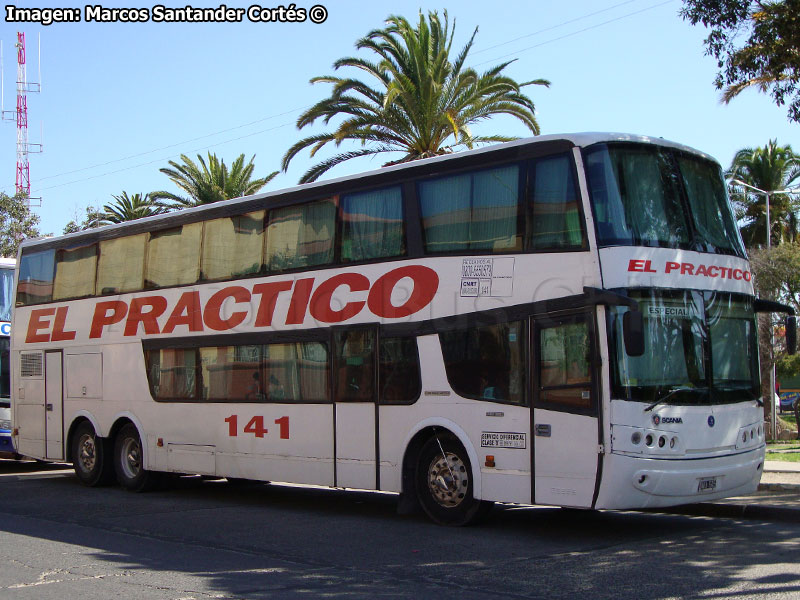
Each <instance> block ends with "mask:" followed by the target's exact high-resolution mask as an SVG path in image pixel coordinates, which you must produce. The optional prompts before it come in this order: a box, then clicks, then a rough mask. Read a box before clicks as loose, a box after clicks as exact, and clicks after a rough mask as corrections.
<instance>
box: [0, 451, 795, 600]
mask: <svg viewBox="0 0 800 600" xmlns="http://www.w3.org/2000/svg"><path fill="white" fill-rule="evenodd" d="M13 469H14V467H13V466H10V465H7V464H6V463H5V462H4V463H0V475H2V474H10V473H14V471H13ZM45 470H46V469H43V471H45ZM0 481H2V486H3V488H2V489H3V497H4V501H3V503H2V505H0V514H3V515H5V516H6V517H12V516H13V517H15V518H3V519H2V520H0V532H6V533H7V534H12V535H24V536H32V537H38V538H40V539H43V540H50V541H54V542H58V543H62V544H73V545H79V546H82V547H87V548H89V550H88V553H89V554H90V555H91V557H92V559H93V560H94V561H96V562H97V563H98V564H103V565H106V567H105V568H106V569H107V570H110V571H112V572H115V573H125V574H127V575H126V576H129V577H138V576H140V574H142V573H151V575H150V577H151V578H153V577H156V578H158V577H160V576H159V575H158V573H161V574H162V575H163V576H164V577H166V574H178V575H180V577H179V579H181V580H185V579H186V578H188V579H189V580H190V583H186V584H184V585H186V586H188V587H186V589H193V590H197V589H200V590H201V591H202V594H201V595H206V594H208V595H211V596H213V595H215V594H217V595H219V596H220V597H225V598H228V597H235V598H274V597H293V596H298V595H309V596H313V597H317V596H322V595H326V596H328V595H329V596H334V597H336V596H346V597H348V598H350V597H355V598H362V597H363V598H367V597H368V598H410V597H415V598H416V597H423V598H424V597H436V598H437V599H440V598H458V599H459V600H464V599H471V598H487V597H493V598H503V597H509V598H511V597H514V598H574V597H578V596H585V597H592V598H615V599H616V600H624V599H627V598H631V599H633V598H636V599H640V598H681V597H711V598H736V597H740V598H751V597H757V596H758V595H759V593H761V591H765V592H767V591H768V592H769V593H770V594H776V595H778V596H781V595H782V596H784V597H794V596H800V566H799V561H800V552H799V551H798V549H799V548H800V528H798V527H797V525H791V524H770V523H763V522H758V521H736V520H732V519H728V520H726V519H711V518H704V517H691V516H685V515H666V514H650V513H638V512H588V511H576V510H563V509H558V508H542V507H523V506H514V505H499V506H496V507H495V508H494V509H493V511H492V512H491V513H490V515H489V517H488V519H487V521H486V523H485V524H484V525H481V526H477V527H470V528H445V527H438V526H436V525H433V524H431V523H430V522H428V520H427V519H426V518H425V517H423V516H422V515H411V516H398V515H397V514H396V512H395V509H396V496H394V495H390V494H377V493H369V492H358V491H341V490H328V489H316V488H308V487H295V486H283V485H269V484H261V483H245V484H240V485H235V486H234V485H231V484H229V483H228V482H226V481H225V480H210V479H205V478H201V477H181V478H171V479H170V480H169V482H168V483H167V485H166V486H165V487H164V488H163V489H161V490H159V491H156V492H153V493H149V494H130V493H127V492H125V491H123V490H121V489H119V488H116V487H111V488H107V489H102V490H100V489H87V488H85V487H83V486H82V485H80V483H79V482H78V481H77V479H76V478H75V476H74V474H71V473H69V472H63V473H61V476H59V477H52V476H42V477H35V476H34V477H30V478H22V477H20V478H19V479H18V480H15V479H13V478H10V479H6V480H5V481H3V480H2V478H0ZM54 498H57V499H58V502H57V503H56V505H55V506H54V502H53V499H54ZM0 535H3V534H2V533H0ZM153 573H155V574H153ZM97 585H102V584H101V583H98V584H97ZM109 585H110V584H109ZM183 591H185V590H183ZM145 595H146V593H145ZM159 597H161V596H159ZM164 597H167V596H164ZM172 597H177V596H172Z"/></svg>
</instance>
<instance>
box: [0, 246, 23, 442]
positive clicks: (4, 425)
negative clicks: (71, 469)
mask: <svg viewBox="0 0 800 600" xmlns="http://www.w3.org/2000/svg"><path fill="white" fill-rule="evenodd" d="M16 264H17V261H16V260H15V259H13V258H2V257H0V457H3V458H19V457H18V455H17V453H16V452H15V450H14V443H13V440H12V439H11V364H10V362H9V359H10V356H11V348H10V346H11V307H12V306H14V268H15V266H16Z"/></svg>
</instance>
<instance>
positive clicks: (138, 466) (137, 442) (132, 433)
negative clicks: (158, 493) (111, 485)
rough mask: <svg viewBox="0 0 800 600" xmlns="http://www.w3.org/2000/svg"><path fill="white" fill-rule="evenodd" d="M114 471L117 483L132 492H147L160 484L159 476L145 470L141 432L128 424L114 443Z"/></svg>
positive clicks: (131, 424) (120, 431)
mask: <svg viewBox="0 0 800 600" xmlns="http://www.w3.org/2000/svg"><path fill="white" fill-rule="evenodd" d="M114 469H115V470H116V472H117V481H118V482H119V484H120V485H121V486H122V487H124V488H125V489H126V490H129V491H131V492H146V491H148V490H151V489H153V488H154V487H155V486H156V485H157V483H158V474H157V473H155V472H153V471H148V470H146V469H145V468H144V453H143V452H142V440H141V438H140V437H139V430H138V429H136V426H135V425H134V424H133V423H128V424H127V425H125V426H124V427H123V428H122V429H120V430H119V433H118V434H117V437H116V440H115V441H114Z"/></svg>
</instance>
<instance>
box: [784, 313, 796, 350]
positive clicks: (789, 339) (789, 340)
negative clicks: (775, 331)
mask: <svg viewBox="0 0 800 600" xmlns="http://www.w3.org/2000/svg"><path fill="white" fill-rule="evenodd" d="M786 351H787V352H788V353H789V354H794V353H795V352H797V317H794V316H792V317H786Z"/></svg>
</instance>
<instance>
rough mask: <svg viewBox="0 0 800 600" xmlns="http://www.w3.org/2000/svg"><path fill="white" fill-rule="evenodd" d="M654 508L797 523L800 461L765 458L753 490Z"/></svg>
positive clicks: (799, 501)
mask: <svg viewBox="0 0 800 600" xmlns="http://www.w3.org/2000/svg"><path fill="white" fill-rule="evenodd" d="M654 512H667V513H673V514H689V515H699V516H709V517H731V518H740V519H763V520H767V521H787V522H792V523H800V462H786V461H780V460H767V461H764V472H763V475H762V476H761V483H760V484H759V486H758V491H757V492H755V493H754V494H750V495H748V496H737V497H735V498H726V499H724V500H713V501H710V502H701V503H698V504H687V505H684V506H676V507H673V508H669V509H661V510H658V511H654Z"/></svg>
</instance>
